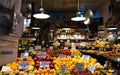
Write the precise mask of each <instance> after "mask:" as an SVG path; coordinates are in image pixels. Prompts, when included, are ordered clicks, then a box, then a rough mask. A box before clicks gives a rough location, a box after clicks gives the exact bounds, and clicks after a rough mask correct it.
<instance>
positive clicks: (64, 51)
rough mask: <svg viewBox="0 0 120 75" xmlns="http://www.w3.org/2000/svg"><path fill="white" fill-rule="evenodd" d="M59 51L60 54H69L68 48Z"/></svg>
mask: <svg viewBox="0 0 120 75" xmlns="http://www.w3.org/2000/svg"><path fill="white" fill-rule="evenodd" d="M60 51H61V54H65V55H70V50H69V49H61V50H60Z"/></svg>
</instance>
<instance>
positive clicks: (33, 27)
mask: <svg viewBox="0 0 120 75" xmlns="http://www.w3.org/2000/svg"><path fill="white" fill-rule="evenodd" d="M31 29H34V30H39V29H40V27H38V26H37V24H35V25H34V26H32V27H31Z"/></svg>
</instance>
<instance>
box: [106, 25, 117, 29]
mask: <svg viewBox="0 0 120 75" xmlns="http://www.w3.org/2000/svg"><path fill="white" fill-rule="evenodd" d="M107 30H117V27H116V26H114V25H110V26H109V27H108V28H107Z"/></svg>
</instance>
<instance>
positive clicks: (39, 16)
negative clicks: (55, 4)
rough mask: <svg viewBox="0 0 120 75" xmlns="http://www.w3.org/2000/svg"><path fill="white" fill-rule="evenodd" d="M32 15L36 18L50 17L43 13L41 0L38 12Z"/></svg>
mask: <svg viewBox="0 0 120 75" xmlns="http://www.w3.org/2000/svg"><path fill="white" fill-rule="evenodd" d="M33 17H35V18H37V19H47V18H49V17H50V16H49V15H48V14H45V13H44V9H43V7H42V0H41V8H40V12H39V13H36V14H34V15H33Z"/></svg>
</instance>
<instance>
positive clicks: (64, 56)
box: [58, 55, 66, 58]
mask: <svg viewBox="0 0 120 75" xmlns="http://www.w3.org/2000/svg"><path fill="white" fill-rule="evenodd" d="M58 58H66V55H59V57H58Z"/></svg>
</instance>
